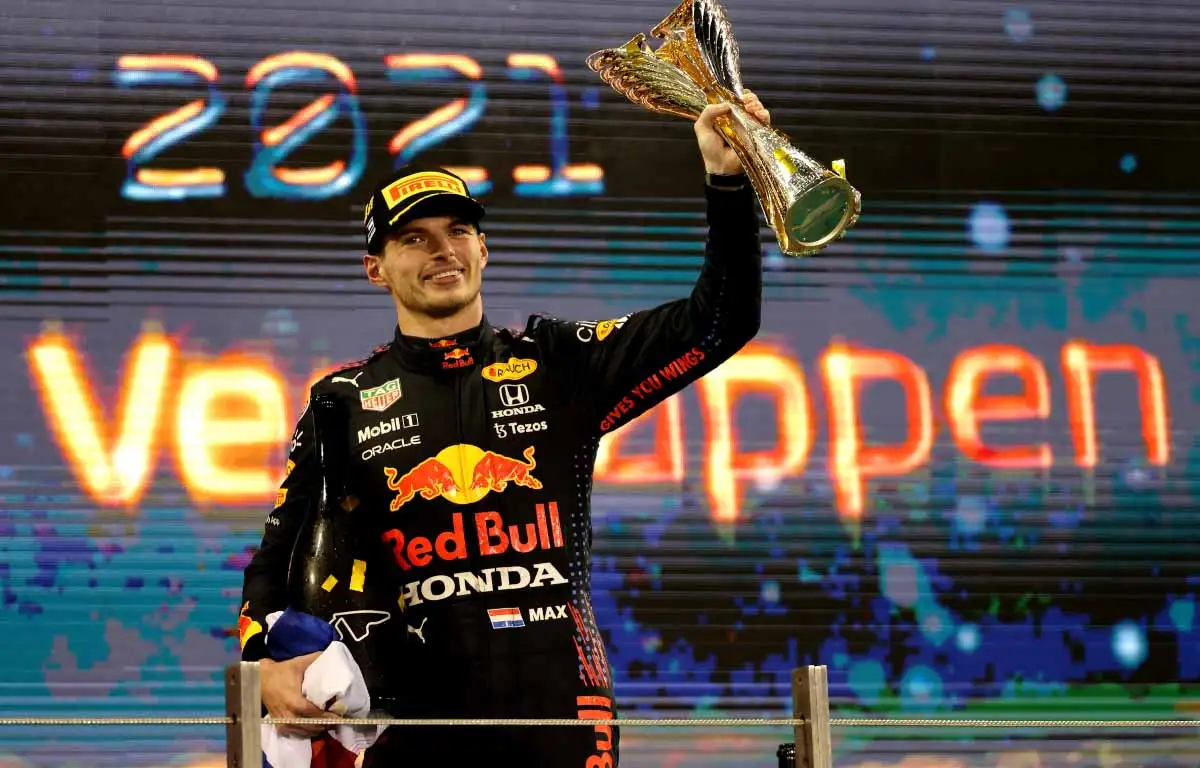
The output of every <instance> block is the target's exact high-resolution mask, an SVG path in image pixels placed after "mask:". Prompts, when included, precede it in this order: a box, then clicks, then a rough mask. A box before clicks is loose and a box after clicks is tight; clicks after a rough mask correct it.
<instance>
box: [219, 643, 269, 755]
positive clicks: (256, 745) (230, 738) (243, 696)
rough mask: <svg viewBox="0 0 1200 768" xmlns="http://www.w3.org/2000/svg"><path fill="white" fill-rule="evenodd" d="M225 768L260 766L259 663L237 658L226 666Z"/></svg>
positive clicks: (260, 711)
mask: <svg viewBox="0 0 1200 768" xmlns="http://www.w3.org/2000/svg"><path fill="white" fill-rule="evenodd" d="M225 715H226V716H227V717H228V718H230V722H229V724H228V725H226V726H225V765H226V768H262V764H263V762H262V760H263V758H262V687H261V685H260V680H259V677H258V663H257V662H253V661H239V662H238V663H236V664H230V665H229V666H228V667H226V668H225Z"/></svg>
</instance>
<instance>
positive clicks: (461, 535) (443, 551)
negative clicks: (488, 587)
mask: <svg viewBox="0 0 1200 768" xmlns="http://www.w3.org/2000/svg"><path fill="white" fill-rule="evenodd" d="M534 515H535V521H534V522H531V523H509V524H505V522H504V518H503V517H501V515H500V513H499V512H490V511H489V512H476V513H475V514H474V515H471V520H470V522H471V524H472V528H473V531H472V533H473V534H474V537H473V540H474V542H475V545H476V546H475V547H473V549H474V552H473V553H468V551H467V537H466V527H467V520H466V519H465V516H464V514H463V513H462V512H455V513H454V514H452V515H451V516H450V530H448V531H443V532H442V533H439V534H437V535H436V536H433V537H427V536H409V535H407V534H405V533H404V531H402V530H400V529H399V528H393V529H391V530H389V531H385V532H384V534H383V540H384V541H385V542H387V543H388V544H390V545H391V548H392V556H393V557H395V559H396V565H398V566H400V570H402V571H411V570H413V569H414V568H423V567H425V566H427V565H429V564H430V563H432V562H433V561H434V560H443V561H451V560H466V559H467V558H468V557H470V556H472V554H473V555H474V556H476V557H495V556H498V555H503V554H506V553H507V552H509V551H510V550H511V551H513V552H517V553H519V554H529V553H530V552H534V551H550V550H554V549H562V548H563V547H564V546H566V542H565V540H564V539H563V530H562V520H561V519H560V518H559V515H558V502H555V501H551V502H549V503H548V504H538V505H536V507H535V508H534Z"/></svg>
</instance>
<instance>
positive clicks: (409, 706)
mask: <svg viewBox="0 0 1200 768" xmlns="http://www.w3.org/2000/svg"><path fill="white" fill-rule="evenodd" d="M745 107H746V109H747V111H748V112H749V113H750V114H751V115H753V116H754V117H755V118H757V119H759V120H761V121H763V122H764V123H767V122H769V120H770V116H769V114H768V113H767V111H766V110H765V109H764V108H763V106H762V104H761V103H760V102H759V100H758V98H757V97H755V96H754V95H753V94H749V93H748V94H747V96H746V99H745ZM729 112H730V108H729V107H728V105H712V106H709V107H708V108H707V109H705V110H704V112H703V113H702V114H701V115H700V116H699V118H698V119H697V120H696V122H695V124H694V129H695V134H696V138H697V143H698V145H699V150H700V154H701V157H702V159H703V161H704V168H705V171H706V176H705V195H706V200H707V220H708V239H707V245H706V250H705V261H704V266H703V268H702V270H701V274H700V277H699V279H698V281H697V283H696V285H695V287H694V289H693V291H692V293H691V296H690V297H689V298H687V299H680V300H678V301H674V302H671V303H668V304H664V305H662V306H659V307H656V308H653V309H649V310H643V311H639V312H635V313H632V314H630V315H627V316H625V317H622V318H615V319H611V320H604V321H600V322H567V321H563V320H559V319H556V318H551V317H546V316H540V315H535V316H532V317H531V318H530V320H529V323H528V324H527V326H526V327H525V329H524V331H523V332H520V333H517V332H513V331H509V330H507V329H502V328H494V327H492V326H491V325H489V324H488V322H487V319H486V317H485V315H484V311H483V302H482V299H481V296H480V281H481V275H482V272H483V270H484V268H485V267H486V266H487V263H488V248H487V244H486V238H485V236H484V235H483V234H482V233H481V232H480V230H479V222H480V220H481V218H482V217H483V214H484V210H483V207H482V206H481V205H480V204H479V203H478V202H477V201H475V200H474V199H472V198H471V197H470V195H469V193H468V190H467V188H466V185H465V184H464V183H463V182H462V181H461V180H460V179H458V177H456V176H454V175H453V174H450V173H448V172H446V171H444V170H442V169H414V168H407V169H403V170H402V171H400V172H399V173H398V174H396V175H395V176H393V177H392V179H391V180H390V181H389V182H388V183H386V184H384V185H382V187H381V188H380V189H377V190H376V191H375V192H374V194H372V196H371V198H370V200H369V201H368V203H367V210H366V216H365V227H366V242H367V254H366V255H365V256H364V257H363V265H364V267H365V269H366V273H367V278H368V279H369V280H370V282H371V283H372V284H373V285H376V286H379V287H380V288H383V289H385V290H387V291H388V293H389V294H390V295H391V297H392V301H393V302H394V304H395V307H396V317H397V330H396V333H395V338H394V339H393V341H392V342H391V343H390V344H388V345H386V346H384V347H382V348H381V349H379V350H377V351H376V353H375V354H373V355H372V356H370V357H369V358H367V359H366V360H364V361H361V362H359V363H357V364H355V365H353V366H349V367H346V368H343V369H340V370H338V371H337V372H336V373H334V374H330V375H329V376H326V377H325V378H324V379H322V380H321V381H319V382H318V383H317V384H316V385H315V386H314V387H313V389H312V393H311V397H313V398H315V397H317V396H322V397H329V396H331V397H335V398H338V399H340V400H345V401H346V402H348V403H349V410H350V413H351V417H350V423H349V424H346V425H344V439H345V440H346V441H348V442H349V444H350V445H351V446H352V448H353V449H354V450H353V452H352V453H353V467H352V469H351V470H350V472H349V474H350V476H351V477H350V483H351V484H353V485H354V488H355V496H356V497H357V499H358V500H359V505H358V506H357V507H355V509H356V511H355V512H354V514H356V515H360V516H363V517H361V518H360V519H362V520H363V521H364V523H363V524H364V525H369V526H377V527H378V530H379V531H380V532H381V534H380V535H381V536H382V538H383V539H384V540H385V541H386V542H387V543H388V545H389V546H390V548H391V554H392V556H393V557H394V560H395V566H396V572H397V573H398V575H399V582H398V584H399V591H400V592H401V599H400V604H401V606H402V608H403V612H402V613H401V614H399V615H397V616H396V618H395V620H396V621H398V622H402V623H403V624H404V625H406V627H407V632H406V635H405V636H406V637H407V639H408V642H407V643H406V644H405V645H404V647H403V648H400V649H397V654H398V656H399V658H400V667H401V669H402V670H403V672H402V674H401V675H400V678H401V679H400V680H399V681H398V682H397V684H396V686H395V689H394V695H395V705H394V706H391V707H389V711H392V712H393V714H395V715H397V716H400V717H413V718H426V717H437V718H442V717H451V718H477V717H484V718H505V719H507V718H555V719H559V718H572V719H585V720H599V719H607V718H612V717H615V713H616V708H615V706H614V704H613V698H612V696H613V691H612V678H611V672H610V669H609V666H608V662H607V659H606V656H605V650H604V643H603V641H602V639H601V636H600V631H599V628H598V627H597V626H596V622H595V617H594V616H593V612H592V607H591V600H590V551H591V526H590V511H589V498H590V494H591V482H592V467H593V461H594V458H595V454H596V449H597V445H598V443H599V440H600V438H601V437H602V436H603V435H604V434H606V433H609V432H611V431H613V430H615V429H617V428H618V427H620V426H621V425H623V424H625V423H627V422H629V421H630V420H631V419H634V418H635V417H637V416H639V415H640V414H642V413H644V412H645V411H647V410H648V409H649V408H651V407H653V406H654V405H655V404H657V403H659V402H661V401H662V400H664V399H666V398H667V397H669V396H671V395H672V394H674V393H676V392H678V391H680V390H681V389H683V388H684V387H686V386H687V385H688V384H690V383H691V382H693V381H695V380H696V379H698V378H699V377H701V376H703V375H704V374H706V373H708V372H709V371H712V370H713V369H714V368H716V367H717V366H718V365H720V364H721V363H722V362H724V361H725V360H727V359H729V358H730V357H731V356H732V355H733V354H734V353H736V352H737V351H738V350H739V349H741V348H742V347H743V346H744V345H745V344H746V343H747V342H749V341H750V340H751V339H752V338H753V337H754V336H755V334H756V333H757V332H758V328H759V319H760V310H761V300H762V248H761V244H760V241H759V219H758V206H757V201H756V198H755V196H754V191H753V187H752V186H751V185H750V184H749V181H748V179H747V177H746V175H745V171H744V169H743V168H742V166H741V164H740V162H739V160H738V158H737V156H736V155H735V154H734V152H733V151H732V150H731V149H730V148H729V147H728V146H727V144H726V143H725V141H724V139H723V138H722V134H721V133H720V131H719V130H718V129H717V128H716V126H715V125H714V121H715V120H716V119H717V118H718V117H721V116H722V115H726V114H728V113H729ZM310 402H311V400H310ZM312 418H313V417H312V412H311V409H309V410H306V413H305V414H304V416H303V417H302V419H301V422H300V424H299V425H298V427H297V434H299V435H300V436H301V437H300V440H299V442H298V443H296V442H295V441H294V447H293V451H292V454H291V456H290V457H289V474H288V476H287V478H286V479H285V480H284V481H283V485H282V487H281V490H280V495H279V496H278V497H277V508H276V510H275V511H274V512H273V514H272V515H271V517H270V518H269V520H268V523H269V524H268V525H267V526H266V531H265V534H264V536H263V542H262V547H261V549H260V550H259V551H258V553H257V554H256V555H255V557H254V559H253V561H252V562H251V563H250V565H249V567H248V568H247V569H246V574H245V587H244V593H243V611H242V619H241V622H242V623H241V626H242V627H244V629H243V631H242V633H241V634H242V645H243V658H245V659H248V660H253V659H263V656H264V655H265V646H264V642H263V633H262V631H261V630H260V628H261V627H264V626H265V616H266V615H267V614H268V613H270V612H272V611H276V610H281V609H282V608H283V607H284V603H285V602H286V598H285V596H284V595H285V589H284V585H285V583H286V580H287V570H288V562H289V558H290V556H291V550H292V543H293V542H294V541H295V539H296V536H297V531H298V529H299V527H300V525H301V524H302V521H303V520H304V517H305V511H306V509H307V507H308V505H309V504H310V503H311V502H312V500H313V499H314V498H315V497H316V496H317V495H318V494H319V493H320V477H319V475H320V470H319V467H318V458H317V457H316V456H315V452H314V450H313V445H312V442H313V441H312V440H311V439H307V438H306V437H305V436H311V435H312V434H313V430H312V426H313V425H312V422H311V419H312ZM342 434H343V433H342V430H341V429H339V430H338V432H337V438H338V439H342ZM368 521H369V522H368ZM374 578H375V576H374V575H370V576H368V578H367V582H370V581H371V580H372V579H374ZM359 588H360V589H361V588H362V585H361V584H360V587H359ZM313 658H315V656H305V657H300V658H297V659H294V660H291V661H284V662H272V661H270V660H263V661H262V665H261V672H262V692H263V702H264V705H265V706H266V708H267V710H268V711H269V713H270V714H271V715H273V716H276V717H322V716H328V717H331V716H329V715H326V714H325V713H322V712H321V710H320V709H318V708H317V707H314V706H313V705H312V704H310V703H309V702H307V701H306V700H305V699H304V697H303V696H302V694H301V688H300V682H301V680H302V677H303V674H304V670H305V669H306V667H307V665H308V664H310V663H311V662H312V660H313ZM310 732H311V731H310ZM618 747H619V735H618V733H617V729H616V728H609V727H604V726H600V727H594V728H593V727H585V726H562V727H559V726H556V727H547V726H538V727H527V728H503V729H501V728H493V727H480V728H479V730H471V729H467V728H462V727H444V726H428V727H420V728H412V727H393V728H390V729H389V730H388V731H387V732H386V733H385V735H384V738H383V739H382V740H381V742H380V743H378V744H377V745H376V746H375V747H373V748H372V749H371V750H369V752H368V754H367V757H366V763H367V765H368V766H372V765H379V766H391V765H397V766H399V765H414V766H421V765H438V766H457V765H463V766H466V765H482V764H485V763H488V762H503V763H507V764H512V765H521V766H524V765H531V766H532V765H536V766H578V767H579V768H583V767H584V766H589V767H590V766H615V765H617V758H618Z"/></svg>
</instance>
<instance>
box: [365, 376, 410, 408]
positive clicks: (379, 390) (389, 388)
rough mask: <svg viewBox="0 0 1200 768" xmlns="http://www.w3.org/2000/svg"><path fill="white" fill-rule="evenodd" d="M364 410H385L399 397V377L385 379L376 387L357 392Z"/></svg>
mask: <svg viewBox="0 0 1200 768" xmlns="http://www.w3.org/2000/svg"><path fill="white" fill-rule="evenodd" d="M358 399H359V402H360V403H362V408H363V410H364V411H386V410H387V409H388V408H391V407H392V406H393V405H394V404H395V403H396V401H397V400H399V399H400V379H392V380H391V381H385V382H384V383H382V384H380V385H379V386H378V387H372V388H370V389H364V390H362V391H361V392H359V393H358Z"/></svg>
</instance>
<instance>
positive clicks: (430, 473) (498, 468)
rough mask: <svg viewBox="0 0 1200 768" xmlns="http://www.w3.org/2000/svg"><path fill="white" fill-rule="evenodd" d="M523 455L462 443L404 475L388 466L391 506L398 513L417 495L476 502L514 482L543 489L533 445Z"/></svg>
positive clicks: (445, 449) (500, 491) (456, 501)
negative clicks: (392, 494) (534, 472)
mask: <svg viewBox="0 0 1200 768" xmlns="http://www.w3.org/2000/svg"><path fill="white" fill-rule="evenodd" d="M522 456H524V458H525V460H524V461H521V460H520V459H514V458H511V457H509V456H505V455H504V454H502V453H496V452H495V451H485V450H483V449H482V448H480V447H478V446H475V445H467V444H462V443H460V444H458V445H452V446H450V447H448V448H443V449H442V450H441V451H439V452H438V453H437V455H436V456H431V457H430V458H428V459H425V460H423V461H421V462H418V463H417V465H416V466H415V467H413V468H412V469H410V470H408V471H407V472H404V473H403V474H402V473H401V472H400V470H398V469H394V468H392V467H385V468H384V470H383V472H384V474H385V475H386V476H387V487H388V490H390V491H394V492H395V494H396V497H395V498H393V499H392V503H391V505H390V506H389V509H390V510H391V511H392V512H397V511H399V510H400V507H402V506H404V505H405V504H407V503H408V502H410V501H412V500H413V499H415V498H416V497H417V496H420V497H421V498H422V499H425V500H426V501H432V500H433V499H436V498H438V497H439V496H440V497H441V498H444V499H446V500H447V501H451V502H454V503H455V504H472V503H474V502H476V501H479V500H480V499H482V498H483V497H484V496H486V495H488V494H489V493H491V492H492V491H495V492H497V493H503V492H504V490H505V489H506V488H508V486H509V484H510V483H511V484H512V485H517V486H521V487H523V488H530V489H533V490H539V489H541V487H542V483H541V481H540V480H538V479H537V478H536V477H534V476H533V470H534V468H535V467H536V466H537V462H535V461H534V459H533V446H532V445H531V446H529V447H528V448H526V449H525V451H524V452H523V453H522Z"/></svg>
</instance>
